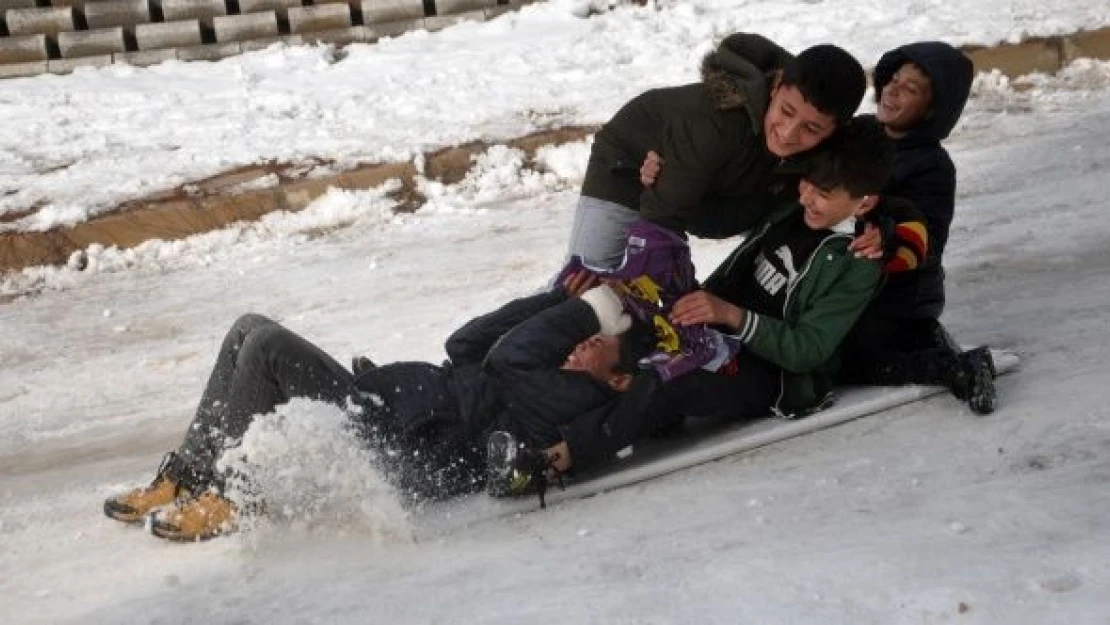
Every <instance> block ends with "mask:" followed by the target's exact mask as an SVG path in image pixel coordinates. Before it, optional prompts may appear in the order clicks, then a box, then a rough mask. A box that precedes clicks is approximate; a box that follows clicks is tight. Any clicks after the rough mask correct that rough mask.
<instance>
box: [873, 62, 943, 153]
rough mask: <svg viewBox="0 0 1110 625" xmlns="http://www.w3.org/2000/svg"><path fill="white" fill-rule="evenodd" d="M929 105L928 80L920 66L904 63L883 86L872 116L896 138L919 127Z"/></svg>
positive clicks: (927, 111)
mask: <svg viewBox="0 0 1110 625" xmlns="http://www.w3.org/2000/svg"><path fill="white" fill-rule="evenodd" d="M932 106H933V83H932V81H930V80H929V77H928V76H927V75H925V72H923V71H921V68H920V67H918V66H917V65H915V64H913V63H906V64H904V65H902V67H899V68H898V71H896V72H894V75H893V76H891V78H890V82H888V83H887V84H886V85H885V86H884V87H883V91H882V93H881V94H880V97H879V107H878V109H876V111H875V116H876V117H878V118H879V121H880V122H882V124H883V125H884V126H886V128H887V130H888V132H889V133H890V134H891V135H892V136H895V137H898V136H901V135H904V134H905V133H906V132H908V131H909V130H910V129H911V128H913V127H914V126H916V125H918V124H920V123H921V121H922V120H924V119H925V117H926V116H927V115H928V114H929V109H930V108H931V107H932Z"/></svg>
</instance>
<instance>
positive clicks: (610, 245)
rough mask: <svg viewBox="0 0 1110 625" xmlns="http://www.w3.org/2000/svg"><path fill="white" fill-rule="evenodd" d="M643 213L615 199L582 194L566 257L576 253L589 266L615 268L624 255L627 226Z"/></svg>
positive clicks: (576, 208) (575, 213)
mask: <svg viewBox="0 0 1110 625" xmlns="http://www.w3.org/2000/svg"><path fill="white" fill-rule="evenodd" d="M639 218H640V214H639V213H637V212H636V211H634V210H632V209H630V208H627V207H625V206H621V205H620V204H617V203H615V202H608V201H606V200H599V199H597V198H593V197H588V196H585V195H583V196H580V197H579V198H578V206H577V207H575V209H574V223H573V224H572V225H571V228H570V244H569V245H568V248H567V260H570V257H571V256H575V255H577V256H578V257H580V258H581V259H582V262H583V263H585V264H586V266H588V267H597V268H599V269H615V268H617V267H618V266H620V264H621V261H622V260H623V259H624V248H625V245H626V244H627V243H628V226H630V225H632V222H634V221H636V220H638V219H639Z"/></svg>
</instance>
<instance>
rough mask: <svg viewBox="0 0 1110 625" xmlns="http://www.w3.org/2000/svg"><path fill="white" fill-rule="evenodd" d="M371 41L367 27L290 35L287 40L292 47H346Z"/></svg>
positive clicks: (351, 27)
mask: <svg viewBox="0 0 1110 625" xmlns="http://www.w3.org/2000/svg"><path fill="white" fill-rule="evenodd" d="M370 41H371V40H370V38H369V31H368V30H367V28H366V27H365V26H350V27H348V28H335V29H331V30H317V31H312V32H303V33H300V34H298V35H289V38H288V40H287V42H288V43H289V44H290V45H303V44H308V45H312V44H317V43H333V44H335V45H337V46H345V45H348V44H351V43H369V42H370Z"/></svg>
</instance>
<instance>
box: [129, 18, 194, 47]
mask: <svg viewBox="0 0 1110 625" xmlns="http://www.w3.org/2000/svg"><path fill="white" fill-rule="evenodd" d="M201 41H202V39H201V36H200V21H199V20H182V21H179V22H160V23H157V24H139V25H137V26H135V42H136V43H138V44H139V50H143V51H145V50H164V49H167V48H180V47H189V46H199V45H200V44H201Z"/></svg>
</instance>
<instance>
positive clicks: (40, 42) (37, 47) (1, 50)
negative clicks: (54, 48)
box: [0, 35, 50, 64]
mask: <svg viewBox="0 0 1110 625" xmlns="http://www.w3.org/2000/svg"><path fill="white" fill-rule="evenodd" d="M48 58H50V55H49V53H48V52H47V48H46V35H21V36H19V37H3V38H0V64H3V63H28V62H31V61H45V60H46V59H48Z"/></svg>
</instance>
